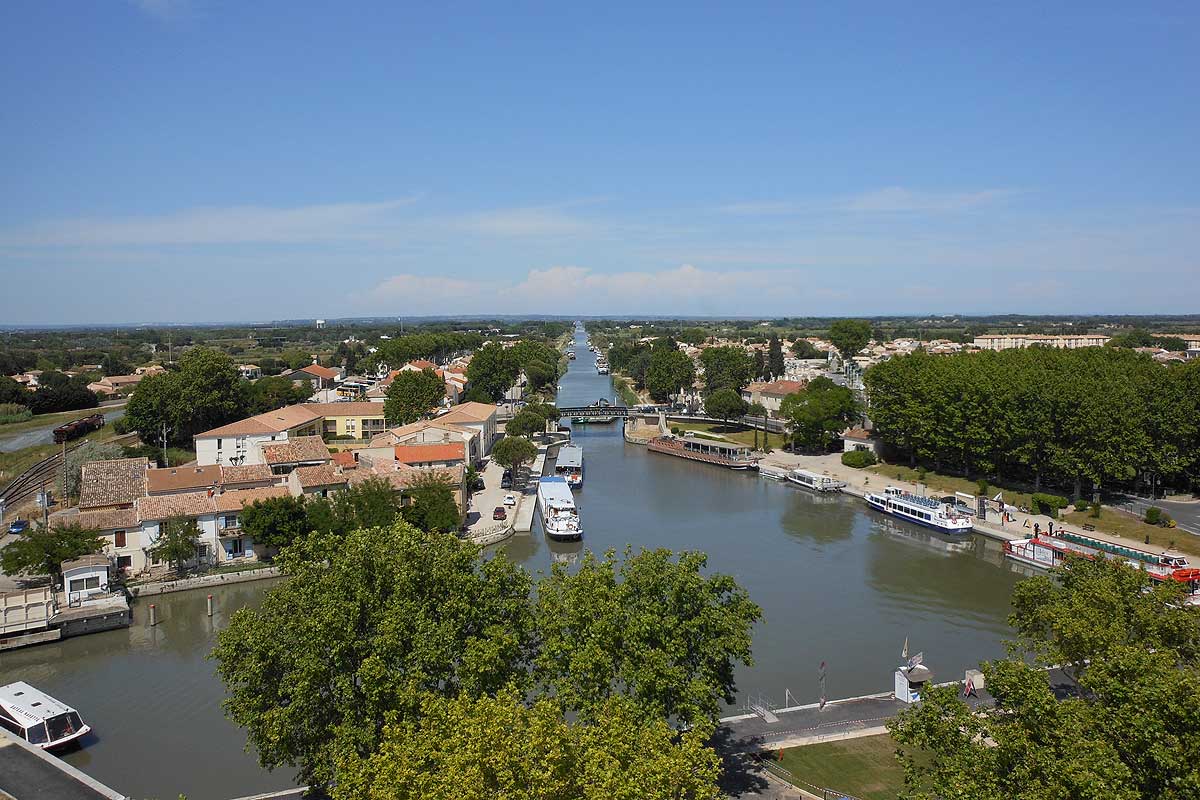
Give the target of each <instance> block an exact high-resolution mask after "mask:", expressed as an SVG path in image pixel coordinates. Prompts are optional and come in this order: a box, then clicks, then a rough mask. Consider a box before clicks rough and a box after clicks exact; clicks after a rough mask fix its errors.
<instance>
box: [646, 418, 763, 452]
mask: <svg viewBox="0 0 1200 800" xmlns="http://www.w3.org/2000/svg"><path fill="white" fill-rule="evenodd" d="M668 424H669V425H670V427H672V428H679V429H680V430H683V431H696V432H697V433H709V434H715V435H714V436H706V437H704V438H706V439H707V438H720V439H726V440H728V441H731V442H737V443H739V444H744V445H747V446H748V447H753V446H754V429H753V428H748V427H746V426H745V425H738V424H735V423H730V424H728V425H722V424H721V423H719V422H675V421H670V422H668ZM766 435H767V436H768V437H769V440H768V444H770V446H771V449H773V450H778V449H779V448H781V447H783V442H784V436H783V434H782V433H768V434H766ZM758 446H759V447H760V448H761V447H762V446H763V432H762V431H759V432H758Z"/></svg>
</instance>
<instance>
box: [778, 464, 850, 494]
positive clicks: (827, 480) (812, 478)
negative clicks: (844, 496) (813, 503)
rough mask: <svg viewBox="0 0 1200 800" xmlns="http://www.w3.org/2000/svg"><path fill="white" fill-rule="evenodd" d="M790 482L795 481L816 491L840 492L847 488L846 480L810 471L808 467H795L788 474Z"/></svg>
mask: <svg viewBox="0 0 1200 800" xmlns="http://www.w3.org/2000/svg"><path fill="white" fill-rule="evenodd" d="M787 480H788V483H794V484H795V485H797V486H803V487H804V488H805V489H811V490H812V491H814V492H821V493H826V492H840V491H841V490H842V489H845V488H846V482H845V481H839V480H838V479H837V478H832V477H830V476H828V475H820V474H818V473H816V472H809V471H808V470H806V469H794V470H792V471H791V472H789V473H788V474H787Z"/></svg>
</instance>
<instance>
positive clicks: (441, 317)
mask: <svg viewBox="0 0 1200 800" xmlns="http://www.w3.org/2000/svg"><path fill="white" fill-rule="evenodd" d="M848 318H849V319H863V320H868V321H876V320H903V321H924V320H930V321H934V322H945V323H947V324H954V323H955V322H958V323H971V322H973V321H981V320H986V319H995V318H1011V319H1012V321H1013V322H1014V323H1017V322H1019V321H1020V320H1029V321H1033V322H1047V323H1052V322H1068V321H1071V320H1075V319H1096V320H1106V319H1133V320H1139V319H1140V320H1148V321H1150V320H1161V321H1164V322H1171V321H1179V322H1180V324H1184V325H1195V326H1200V311H1198V312H1196V313H1194V314H1121V313H1115V314H1108V313H1087V312H1073V313H1068V314H1027V313H1022V312H999V313H988V314H862V315H853V314H850V315H842V314H832V315H828V316H826V315H815V314H792V315H770V316H761V315H753V314H713V315H707V314H704V315H700V314H463V315H454V314H428V315H421V316H416V315H414V316H405V317H404V318H403V322H404V324H407V323H412V324H414V325H424V324H430V323H437V322H463V323H470V322H489V321H508V322H523V321H530V322H536V321H554V322H558V321H564V320H566V321H576V320H578V321H585V322H586V321H589V320H611V321H613V322H638V321H647V322H674V321H679V322H693V321H694V322H722V321H731V322H732V321H750V320H752V321H762V322H768V321H772V320H779V319H786V320H793V319H794V320H815V321H826V320H829V321H832V320H837V319H848ZM318 320H324V322H325V323H326V327H328V326H336V325H339V324H349V325H353V324H362V325H373V326H381V325H396V326H399V325H401V321H400V319H399V317H398V316H394V315H382V316H363V317H292V318H288V319H277V320H263V319H259V320H207V321H197V322H150V321H147V322H112V323H84V322H80V323H41V324H24V325H17V324H7V323H0V332H10V333H16V332H20V331H38V330H44V331H69V330H117V329H142V328H223V327H245V328H256V327H280V328H295V327H304V326H315V325H316V322H317V321H318Z"/></svg>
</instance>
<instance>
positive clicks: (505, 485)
mask: <svg viewBox="0 0 1200 800" xmlns="http://www.w3.org/2000/svg"><path fill="white" fill-rule="evenodd" d="M500 488H501V489H511V488H513V484H512V472H511V471H510V470H507V469H506V470H504V476H503V477H502V478H500Z"/></svg>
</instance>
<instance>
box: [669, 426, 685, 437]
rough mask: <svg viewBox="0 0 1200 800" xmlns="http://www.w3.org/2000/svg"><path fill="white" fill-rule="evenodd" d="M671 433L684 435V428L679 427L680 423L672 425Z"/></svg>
mask: <svg viewBox="0 0 1200 800" xmlns="http://www.w3.org/2000/svg"><path fill="white" fill-rule="evenodd" d="M671 433H673V434H675V435H676V436H682V435H683V428H681V427H679V426H678V425H672V426H671Z"/></svg>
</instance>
